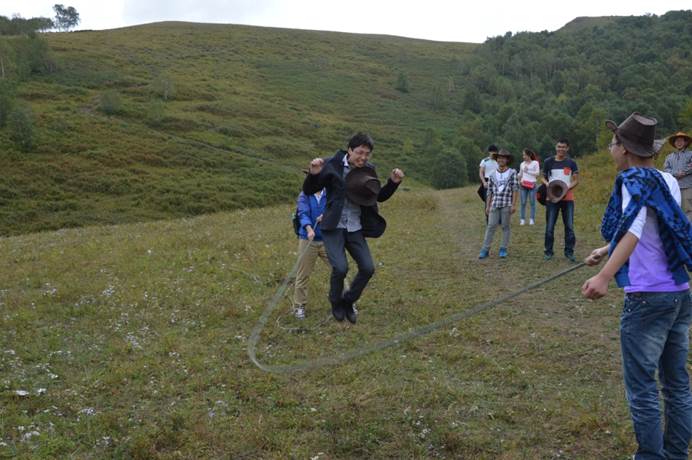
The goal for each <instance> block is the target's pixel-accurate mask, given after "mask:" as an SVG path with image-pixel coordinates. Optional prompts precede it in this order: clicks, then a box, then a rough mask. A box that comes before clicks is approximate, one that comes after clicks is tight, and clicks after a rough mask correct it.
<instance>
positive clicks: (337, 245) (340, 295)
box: [303, 133, 404, 324]
mask: <svg viewBox="0 0 692 460" xmlns="http://www.w3.org/2000/svg"><path fill="white" fill-rule="evenodd" d="M373 147H374V142H373V140H372V138H371V137H370V136H369V135H368V134H364V133H358V134H356V135H355V136H353V137H352V138H351V140H350V141H349V143H348V150H346V151H344V150H339V151H337V152H336V154H335V155H334V156H333V157H331V158H327V159H326V160H324V159H322V158H315V159H314V160H312V162H310V170H309V174H308V175H307V176H306V178H305V182H304V183H303V192H304V193H305V194H308V195H310V194H313V193H315V192H316V191H318V190H321V189H322V188H326V189H327V207H326V209H325V212H324V215H323V217H322V222H321V224H320V226H321V228H322V238H323V241H324V247H325V249H326V250H327V257H328V258H329V263H330V264H331V266H332V275H331V279H330V287H329V301H330V302H331V304H332V315H334V318H335V319H336V320H337V321H343V320H344V318H346V319H348V320H349V322H351V323H353V324H355V322H356V312H355V310H354V308H353V304H354V302H356V300H358V299H359V298H360V295H361V294H362V292H363V289H365V286H366V285H367V284H368V281H369V280H370V278H371V277H372V275H373V274H374V273H375V265H374V264H373V262H372V256H371V255H370V249H369V248H368V243H367V242H366V241H365V238H368V237H369V238H377V237H379V236H381V235H382V234H383V233H384V230H385V227H386V224H387V223H386V222H385V220H384V218H383V217H382V216H380V215H379V213H378V211H377V202H378V201H379V202H382V201H385V200H387V199H389V197H391V196H392V195H393V194H394V192H395V191H396V189H397V187H398V186H399V184H400V183H401V181H402V180H403V178H404V173H403V171H401V170H400V169H398V168H395V169H393V170H392V172H391V175H390V177H389V179H388V180H387V183H386V184H385V186H384V187H380V183H379V180H377V175H376V173H375V166H374V165H372V164H371V163H369V162H368V160H369V159H370V155H371V153H372V149H373ZM345 251H348V253H349V254H351V257H353V260H355V261H356V264H357V265H358V273H357V274H356V276H355V278H354V279H353V281H352V282H351V285H350V287H349V289H348V290H347V291H346V292H343V290H344V279H345V278H346V273H347V272H348V262H347V260H346V252H345Z"/></svg>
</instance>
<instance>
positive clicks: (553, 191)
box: [545, 179, 569, 203]
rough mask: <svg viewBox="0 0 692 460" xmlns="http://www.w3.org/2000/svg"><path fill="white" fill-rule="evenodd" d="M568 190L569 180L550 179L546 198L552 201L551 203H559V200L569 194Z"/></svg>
mask: <svg viewBox="0 0 692 460" xmlns="http://www.w3.org/2000/svg"><path fill="white" fill-rule="evenodd" d="M568 191H569V185H567V182H565V181H562V180H559V179H556V180H553V181H550V183H549V184H548V187H547V191H546V193H545V194H546V197H545V199H546V200H548V201H550V202H551V203H557V202H558V201H560V200H562V199H563V198H564V197H565V195H567V192H568Z"/></svg>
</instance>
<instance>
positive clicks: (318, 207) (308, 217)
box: [293, 189, 329, 319]
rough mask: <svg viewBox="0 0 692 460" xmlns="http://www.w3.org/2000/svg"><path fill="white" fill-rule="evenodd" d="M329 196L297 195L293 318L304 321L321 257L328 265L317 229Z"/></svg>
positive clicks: (323, 193) (323, 194)
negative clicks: (317, 264) (315, 272)
mask: <svg viewBox="0 0 692 460" xmlns="http://www.w3.org/2000/svg"><path fill="white" fill-rule="evenodd" d="M326 202H327V194H326V192H325V190H324V189H322V190H318V191H317V192H315V193H313V194H312V195H306V194H305V193H303V192H300V194H299V195H298V206H297V214H298V219H299V221H300V228H299V229H298V257H299V258H300V259H299V260H298V271H297V272H296V283H295V290H294V293H293V315H294V316H295V317H296V319H305V306H306V304H307V301H308V279H309V278H310V274H311V273H312V270H313V268H315V261H316V260H317V258H318V257H319V258H320V259H322V260H324V262H325V263H327V264H328V263H329V259H327V251H325V249H324V243H323V241H322V230H321V229H320V226H319V225H318V224H319V223H320V221H321V220H322V214H323V213H324V208H325V203H326Z"/></svg>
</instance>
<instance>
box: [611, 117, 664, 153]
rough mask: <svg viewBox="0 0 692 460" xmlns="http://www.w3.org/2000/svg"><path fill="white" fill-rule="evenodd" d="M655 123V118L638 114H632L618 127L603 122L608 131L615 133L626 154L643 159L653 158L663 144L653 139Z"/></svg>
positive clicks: (612, 122) (613, 123)
mask: <svg viewBox="0 0 692 460" xmlns="http://www.w3.org/2000/svg"><path fill="white" fill-rule="evenodd" d="M657 123H658V121H657V120H656V119H655V118H653V117H647V116H644V115H641V114H640V113H638V112H633V113H632V114H631V115H630V116H629V117H627V118H626V119H625V121H623V122H622V123H620V124H619V125H616V124H615V122H614V121H613V120H608V121H606V122H605V124H606V126H607V127H608V129H609V130H611V131H612V132H613V133H615V135H616V136H617V137H618V139H620V142H622V145H624V146H625V149H627V151H628V152H630V153H633V154H635V155H637V156H639V157H644V158H650V157H652V156H654V155H655V154H656V152H658V150H659V149H660V148H661V146H662V145H663V142H661V141H658V140H656V139H654V138H655V137H656V124H657Z"/></svg>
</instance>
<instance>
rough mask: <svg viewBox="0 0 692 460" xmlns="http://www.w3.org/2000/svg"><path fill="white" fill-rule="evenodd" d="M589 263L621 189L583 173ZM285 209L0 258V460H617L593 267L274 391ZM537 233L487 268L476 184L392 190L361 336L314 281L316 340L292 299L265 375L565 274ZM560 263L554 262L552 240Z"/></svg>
mask: <svg viewBox="0 0 692 460" xmlns="http://www.w3.org/2000/svg"><path fill="white" fill-rule="evenodd" d="M580 166H581V169H582V178H583V183H582V185H580V187H579V189H578V190H577V207H576V223H577V238H578V244H577V255H578V256H584V255H586V254H587V253H588V251H589V250H590V249H591V248H592V247H593V246H594V245H596V244H598V243H599V238H598V234H597V226H598V221H599V218H600V214H601V212H602V209H603V203H604V202H605V200H606V199H607V193H608V189H609V185H608V184H609V182H610V181H611V180H612V177H613V174H614V170H613V167H612V164H611V163H609V162H608V159H607V156H606V155H605V154H601V155H599V156H595V157H592V158H588V159H584V160H581V161H580ZM289 211H290V208H289V206H287V205H281V206H276V207H271V208H265V209H253V210H242V211H234V212H229V213H220V214H214V215H208V216H201V217H197V218H192V219H181V220H176V221H168V222H152V223H140V224H130V225H120V226H103V227H93V228H82V229H72V230H61V231H58V232H44V233H38V234H32V235H23V236H17V237H11V238H3V239H0V253H1V254H3V255H4V256H3V257H2V259H0V286H1V290H0V311H2V314H1V315H0V328H1V329H2V330H3V331H4V333H3V334H2V335H1V336H0V372H2V376H3V377H2V383H1V385H0V455H1V456H16V457H18V458H61V457H68V456H71V457H76V458H107V457H116V458H226V457H228V458H290V457H296V458H308V457H309V458H321V459H326V458H402V457H403V458H436V457H440V458H479V459H486V458H487V459H491V458H492V459H507V460H509V459H512V460H513V459H518V458H525V459H538V458H546V459H547V458H574V459H593V458H625V457H627V456H628V455H630V454H631V453H632V451H633V448H634V436H633V434H632V431H631V427H630V422H629V417H628V414H627V408H626V402H625V398H624V391H623V388H622V382H621V380H622V377H621V368H620V360H619V344H618V343H619V342H618V333H617V331H618V329H617V322H618V318H619V308H620V297H621V294H620V293H619V292H617V290H616V289H614V288H613V289H612V291H611V293H610V294H609V296H608V297H606V298H605V299H603V300H601V301H599V302H590V301H586V300H584V299H582V298H581V296H580V294H579V287H580V286H581V283H582V282H583V280H584V279H586V278H587V277H588V276H590V275H591V274H592V273H593V269H586V268H583V269H581V270H579V271H577V272H574V273H572V274H570V275H568V276H566V277H564V278H561V279H559V280H557V281H555V282H553V283H551V284H549V285H546V286H544V287H543V288H541V289H539V290H536V291H534V292H531V293H529V294H526V295H523V296H521V297H518V298H516V299H514V300H512V301H510V302H508V303H506V304H503V305H500V306H498V307H496V308H495V309H493V310H490V311H487V312H485V313H482V314H479V315H477V316H474V317H472V318H469V319H467V320H465V321H461V322H459V323H457V324H455V325H453V326H450V327H448V328H445V329H443V330H440V331H438V332H435V333H433V334H430V335H427V336H424V337H421V338H418V339H416V340H414V341H410V342H407V343H405V344H402V345H401V346H399V347H396V348H393V349H389V350H385V351H383V352H378V353H375V354H371V355H368V356H366V357H364V358H361V359H357V360H355V361H351V362H349V363H346V364H343V365H340V366H337V367H331V368H325V369H321V370H317V371H313V372H309V373H305V374H293V375H270V374H266V373H264V372H262V371H260V370H259V369H257V368H255V367H254V366H253V365H252V364H251V363H250V362H249V360H248V358H247V356H246V345H247V338H248V336H249V334H250V331H251V330H252V328H253V326H254V324H255V323H256V321H257V319H258V318H259V316H260V314H261V312H262V310H263V309H264V307H265V305H266V302H267V301H268V300H269V299H270V298H271V297H272V295H273V294H274V292H275V290H276V289H277V287H278V286H279V284H280V282H281V280H282V278H283V276H284V275H285V274H286V273H287V272H288V271H289V269H290V267H291V266H292V265H293V262H294V258H295V256H296V253H295V248H296V241H295V239H294V238H293V236H292V233H291V228H290V223H289V221H288V218H287V215H288V213H289ZM542 211H543V209H542V208H540V209H539V213H538V216H537V217H538V219H537V220H538V221H537V226H535V227H529V226H524V227H519V226H517V225H516V217H515V220H514V223H515V226H514V227H513V230H512V232H513V233H512V242H511V244H510V257H509V258H508V259H507V260H504V261H501V260H499V259H497V258H496V256H495V254H496V250H497V244H498V242H499V240H498V238H499V235H496V239H495V244H494V247H493V255H492V256H491V258H489V259H487V260H485V261H482V262H479V261H478V260H477V255H478V250H479V248H480V243H481V240H482V232H483V223H484V220H483V217H482V211H481V206H480V203H479V201H478V198H477V197H476V196H475V191H474V190H473V188H472V187H469V188H465V189H457V190H449V191H445V192H432V191H425V190H422V191H407V190H405V189H402V190H400V191H399V192H397V194H396V195H395V196H394V197H393V198H392V200H390V201H388V202H386V203H384V204H383V206H382V212H383V214H384V215H385V216H386V217H387V219H388V222H389V226H388V230H387V232H386V233H385V235H384V237H383V238H381V239H377V240H371V241H370V245H371V248H372V252H373V255H374V258H375V260H376V265H377V273H376V274H375V277H374V279H373V281H372V282H371V284H370V285H369V286H368V288H367V289H366V291H365V293H364V296H363V298H362V299H361V301H360V302H359V310H360V317H359V322H358V324H357V325H356V326H353V327H351V326H349V325H348V324H337V323H335V322H334V321H331V320H329V313H328V308H327V306H326V303H327V302H326V289H327V279H328V271H327V269H326V267H324V265H322V264H318V267H317V270H316V272H315V274H314V275H313V277H312V279H311V286H310V289H311V301H310V303H309V306H308V317H307V319H306V320H305V323H304V324H303V326H304V329H305V330H304V331H303V333H297V332H296V331H294V330H293V328H295V327H297V326H298V324H296V322H294V320H293V319H292V317H291V316H290V311H289V304H290V300H289V299H288V298H286V299H284V300H282V302H281V308H280V310H279V312H278V313H277V314H276V315H274V316H272V318H271V319H270V321H269V324H268V326H267V328H266V329H265V330H264V332H263V334H262V337H261V342H260V347H259V357H260V359H261V360H262V361H264V362H267V363H272V364H278V363H290V362H294V361H297V360H302V359H311V358H315V357H318V356H324V355H330V354H333V353H337V352H341V351H345V350H349V349H352V348H357V347H361V346H363V345H366V344H370V343H374V342H376V341H379V340H382V339H386V338H389V337H391V336H393V335H396V334H398V333H401V332H404V331H407V330H409V329H412V328H416V327H419V326H421V325H424V324H427V323H429V322H432V321H434V320H437V319H440V318H444V317H446V316H448V315H450V314H451V313H454V312H457V311H461V310H463V309H465V308H468V307H470V306H472V305H475V304H478V303H481V302H486V301H488V300H491V299H494V298H496V297H498V296H499V295H501V294H505V293H508V292H512V291H514V290H516V289H519V288H521V287H523V286H525V285H526V284H528V283H530V282H534V281H536V280H538V279H541V278H543V277H545V276H547V275H549V274H553V273H556V272H557V271H559V270H561V269H563V268H565V267H567V266H569V264H568V263H567V262H566V260H565V259H562V258H559V257H558V258H556V259H555V260H553V261H551V262H548V263H546V262H544V261H543V259H542V242H543V233H542V230H543V224H544V213H543V212H542ZM556 236H557V238H556V240H557V241H556V253H557V254H560V248H561V245H562V242H561V236H562V232H561V226H559V225H558V229H557V235H556Z"/></svg>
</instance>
